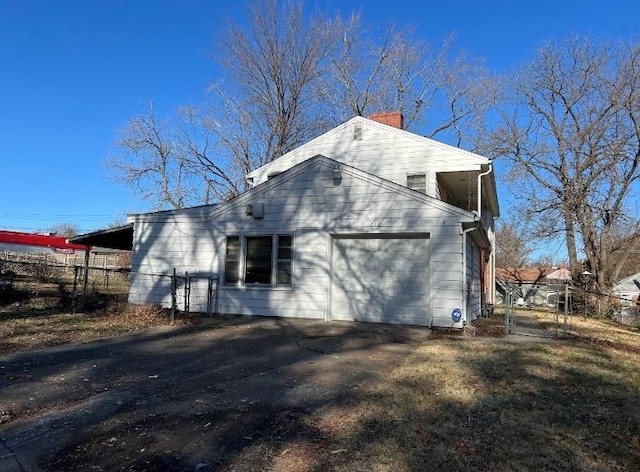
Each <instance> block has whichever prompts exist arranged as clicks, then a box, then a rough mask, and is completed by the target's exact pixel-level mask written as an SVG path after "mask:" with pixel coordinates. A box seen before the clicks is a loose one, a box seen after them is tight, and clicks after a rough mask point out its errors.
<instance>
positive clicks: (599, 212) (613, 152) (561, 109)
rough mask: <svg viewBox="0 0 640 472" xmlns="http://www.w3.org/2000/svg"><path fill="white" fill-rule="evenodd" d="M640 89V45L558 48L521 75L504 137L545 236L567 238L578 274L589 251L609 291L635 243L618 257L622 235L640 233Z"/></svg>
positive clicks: (576, 42) (502, 151)
mask: <svg viewBox="0 0 640 472" xmlns="http://www.w3.org/2000/svg"><path fill="white" fill-rule="evenodd" d="M638 93H640V47H639V46H638V45H637V44H613V43H601V44H596V43H594V42H593V41H591V40H589V39H585V38H574V39H572V40H569V41H567V42H565V43H563V44H554V43H549V44H546V45H545V46H543V47H542V48H541V50H540V52H539V54H538V57H537V58H536V59H535V60H534V61H533V62H532V63H531V64H529V65H528V66H526V67H524V68H523V70H522V71H521V73H520V74H519V76H518V77H517V78H516V80H515V84H514V99H515V103H516V105H515V111H509V113H505V114H504V119H503V127H502V129H501V130H500V131H499V132H497V133H496V134H495V135H494V138H495V141H494V144H496V147H495V152H496V154H497V155H502V156H507V157H508V158H510V160H511V163H512V164H513V167H512V174H511V176H512V177H513V178H514V179H515V182H517V185H518V189H519V193H520V195H521V197H523V201H526V202H527V204H526V206H525V205H523V208H526V214H527V216H528V217H529V218H532V219H533V220H534V221H535V222H536V223H537V227H538V230H539V231H538V232H539V234H540V235H543V236H555V235H557V234H563V235H564V237H565V241H566V246H567V252H568V256H569V262H570V264H571V268H572V271H573V272H574V275H576V274H577V273H580V272H581V271H582V268H581V267H580V264H579V257H580V250H581V251H582V253H583V254H584V256H585V257H586V263H587V267H588V268H589V270H590V271H591V272H593V273H594V274H595V275H596V287H597V288H598V289H600V290H605V289H607V288H608V287H610V286H611V283H612V282H613V281H614V280H613V277H614V276H615V275H616V274H619V272H620V267H621V265H622V264H624V261H625V260H626V259H627V258H628V254H629V252H628V251H631V250H632V247H633V246H632V245H629V246H628V248H627V249H626V250H622V251H621V252H618V256H617V257H616V259H615V260H614V259H611V258H610V254H611V251H612V249H614V247H613V245H612V244H613V243H614V239H616V238H614V237H613V236H614V235H615V234H619V233H620V231H622V232H624V233H625V235H627V236H629V235H634V234H636V233H637V231H638V229H639V228H638V224H637V220H636V219H635V218H629V215H632V214H634V212H635V210H636V208H634V207H633V205H634V204H635V197H637V195H638V178H639V177H640V172H639V169H638V164H639V162H640V100H639V99H640V96H639V95H638ZM617 240H618V241H619V240H620V238H617Z"/></svg>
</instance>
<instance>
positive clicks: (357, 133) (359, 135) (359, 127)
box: [353, 123, 362, 141]
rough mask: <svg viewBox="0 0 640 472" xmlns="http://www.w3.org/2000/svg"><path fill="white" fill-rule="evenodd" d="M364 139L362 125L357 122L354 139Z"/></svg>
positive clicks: (354, 126)
mask: <svg viewBox="0 0 640 472" xmlns="http://www.w3.org/2000/svg"><path fill="white" fill-rule="evenodd" d="M361 139H362V125H361V124H360V123H356V124H354V125H353V140H354V141H360V140H361Z"/></svg>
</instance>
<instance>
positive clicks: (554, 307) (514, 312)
mask: <svg viewBox="0 0 640 472" xmlns="http://www.w3.org/2000/svg"><path fill="white" fill-rule="evenodd" d="M499 287H500V288H499V290H498V293H499V301H500V302H501V304H502V305H503V307H504V313H505V326H506V328H507V331H508V332H509V333H513V334H518V333H520V334H535V335H542V336H566V335H567V332H568V331H569V330H570V326H571V319H572V317H574V316H580V317H582V318H584V319H586V318H598V319H609V320H612V321H615V322H617V323H621V324H625V325H628V326H635V327H637V326H640V307H639V306H638V302H637V297H636V299H635V300H633V299H632V300H630V299H626V298H624V297H620V296H618V295H615V294H605V293H599V292H596V291H590V290H587V289H586V287H585V286H584V285H582V286H580V285H579V284H573V283H572V282H571V281H562V282H548V283H544V282H536V283H530V284H527V283H505V282H502V283H500V284H499Z"/></svg>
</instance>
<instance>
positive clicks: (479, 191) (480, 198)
mask: <svg viewBox="0 0 640 472" xmlns="http://www.w3.org/2000/svg"><path fill="white" fill-rule="evenodd" d="M491 172H493V164H492V163H489V169H488V170H487V171H486V172H480V173H479V174H478V216H479V217H480V220H482V177H484V176H485V175H489V174H490V173H491ZM465 242H466V240H465ZM491 245H492V246H493V245H494V243H493V242H491ZM491 256H495V251H494V248H493V247H492V248H491ZM491 256H490V257H489V259H490V260H489V264H490V267H489V271H490V272H491V271H492V270H494V264H492V262H491ZM483 276H484V275H483ZM489 278H490V281H489V285H491V286H493V287H492V288H490V289H489V291H492V290H495V282H492V281H494V280H495V279H494V278H493V277H492V276H491V275H490V276H489ZM490 297H491V299H492V303H493V296H491V295H490ZM485 302H486V301H485Z"/></svg>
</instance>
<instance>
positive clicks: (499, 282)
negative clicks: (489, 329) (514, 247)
mask: <svg viewBox="0 0 640 472" xmlns="http://www.w3.org/2000/svg"><path fill="white" fill-rule="evenodd" d="M569 281H571V271H570V270H569V269H567V268H566V267H565V266H560V267H526V268H519V269H512V268H504V267H498V268H497V269H496V290H497V296H496V298H497V301H498V303H500V304H502V303H504V302H505V300H506V295H507V293H508V291H509V290H511V291H512V296H513V297H514V300H513V302H514V303H517V302H518V301H519V300H520V302H521V303H522V304H526V305H534V306H547V305H549V304H553V303H555V302H556V301H557V295H558V293H559V291H562V290H563V287H564V285H565V284H566V283H567V282H569Z"/></svg>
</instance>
